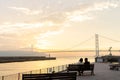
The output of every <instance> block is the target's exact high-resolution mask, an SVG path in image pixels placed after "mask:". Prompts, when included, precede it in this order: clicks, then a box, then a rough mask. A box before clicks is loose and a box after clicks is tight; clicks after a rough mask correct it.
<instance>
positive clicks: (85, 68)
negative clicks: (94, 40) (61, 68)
mask: <svg viewBox="0 0 120 80" xmlns="http://www.w3.org/2000/svg"><path fill="white" fill-rule="evenodd" d="M79 64H84V65H83V66H82V67H80V71H79V75H82V74H83V72H84V70H88V69H90V62H89V61H88V58H85V59H84V63H83V58H80V59H79Z"/></svg>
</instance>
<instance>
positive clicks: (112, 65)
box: [109, 64, 120, 70]
mask: <svg viewBox="0 0 120 80" xmlns="http://www.w3.org/2000/svg"><path fill="white" fill-rule="evenodd" d="M109 66H110V70H119V69H120V64H111V65H109Z"/></svg>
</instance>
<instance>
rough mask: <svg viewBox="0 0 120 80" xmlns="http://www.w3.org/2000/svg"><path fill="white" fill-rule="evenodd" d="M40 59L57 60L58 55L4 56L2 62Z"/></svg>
mask: <svg viewBox="0 0 120 80" xmlns="http://www.w3.org/2000/svg"><path fill="white" fill-rule="evenodd" d="M39 60H56V57H45V56H2V57H0V63H11V62H25V61H39Z"/></svg>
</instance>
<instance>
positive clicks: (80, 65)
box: [67, 64, 94, 71]
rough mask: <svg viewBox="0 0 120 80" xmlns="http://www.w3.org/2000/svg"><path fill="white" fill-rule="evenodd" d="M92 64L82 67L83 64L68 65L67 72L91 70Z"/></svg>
mask: <svg viewBox="0 0 120 80" xmlns="http://www.w3.org/2000/svg"><path fill="white" fill-rule="evenodd" d="M93 69H94V64H90V65H84V64H69V66H68V68H67V70H68V71H69V70H70V71H72V70H73V71H74V70H76V71H79V70H93Z"/></svg>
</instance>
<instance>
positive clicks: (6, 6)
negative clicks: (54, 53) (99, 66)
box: [0, 0, 120, 51]
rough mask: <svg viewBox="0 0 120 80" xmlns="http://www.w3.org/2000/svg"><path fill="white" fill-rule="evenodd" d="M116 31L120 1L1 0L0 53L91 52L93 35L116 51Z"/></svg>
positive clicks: (118, 37)
mask: <svg viewBox="0 0 120 80" xmlns="http://www.w3.org/2000/svg"><path fill="white" fill-rule="evenodd" d="M119 30H120V0H0V50H30V49H31V48H34V49H35V50H38V51H42V50H71V49H76V50H81V49H94V47H95V34H98V35H101V37H102V38H99V39H100V48H106V49H107V48H109V47H110V46H113V47H114V48H117V49H119V47H120V46H119V45H120V31H119ZM105 37H107V39H110V40H112V41H113V42H112V41H109V40H107V39H103V38H105ZM87 41H88V42H87ZM82 43H85V44H82ZM104 43H106V45H104ZM79 45H80V46H79Z"/></svg>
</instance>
